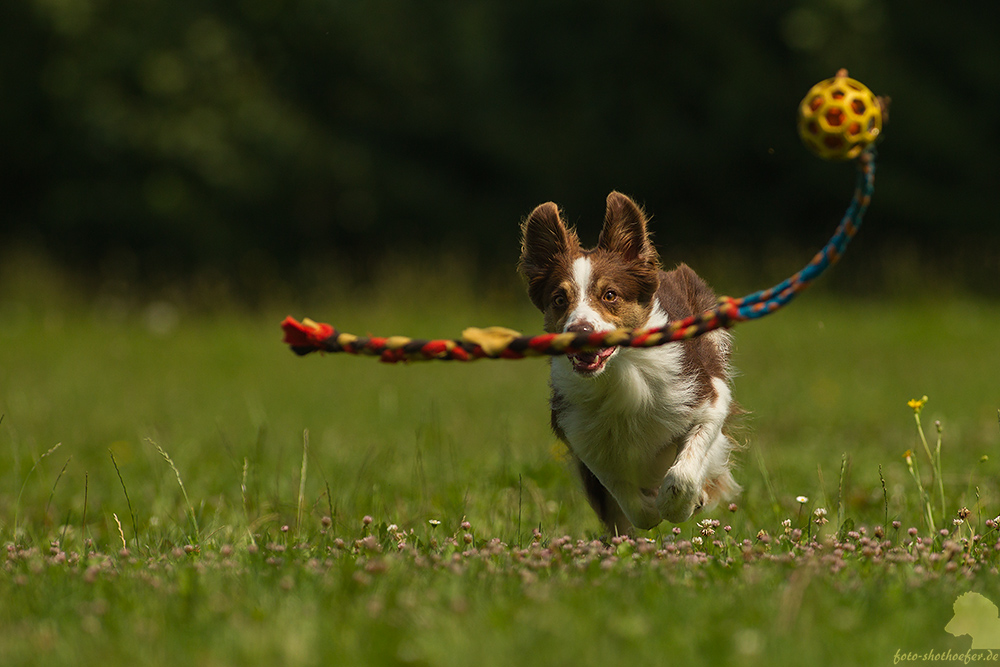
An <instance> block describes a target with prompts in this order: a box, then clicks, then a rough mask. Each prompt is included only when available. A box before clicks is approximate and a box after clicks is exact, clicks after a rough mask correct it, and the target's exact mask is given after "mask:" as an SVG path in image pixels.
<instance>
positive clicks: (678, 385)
mask: <svg viewBox="0 0 1000 667" xmlns="http://www.w3.org/2000/svg"><path fill="white" fill-rule="evenodd" d="M666 321H667V317H666V315H665V314H664V313H663V311H662V309H660V308H657V309H656V310H655V311H654V315H653V317H651V318H650V322H649V325H648V326H660V325H661V324H662V323H665V322H666ZM683 355H684V351H683V349H682V348H681V346H679V345H671V344H668V345H663V346H660V347H655V348H647V349H625V348H623V349H619V350H618V351H617V352H616V353H615V355H614V357H613V358H612V359H610V360H609V363H608V366H607V368H606V369H605V371H604V372H603V373H601V374H600V375H598V376H596V377H582V376H580V375H579V374H577V373H575V372H574V371H573V368H572V365H571V363H570V362H569V360H568V359H566V358H565V357H556V358H554V359H553V360H552V374H551V377H552V386H553V389H554V390H555V391H556V393H557V394H558V395H559V397H560V400H559V401H558V405H557V412H556V422H557V423H558V425H559V427H560V428H561V429H562V431H563V432H564V433H565V435H566V439H567V440H568V441H569V445H570V447H571V448H572V450H573V452H574V454H576V455H577V456H578V457H579V458H580V459H581V460H582V461H583V462H584V463H585V464H586V465H587V467H588V468H590V470H591V471H592V472H593V473H594V474H595V475H597V477H598V478H599V479H601V480H602V481H603V482H605V483H606V484H607V483H609V482H611V480H616V481H617V482H624V483H626V484H628V485H630V486H631V485H635V486H637V487H639V488H643V489H649V488H655V487H657V486H658V485H659V484H660V482H661V481H662V480H663V477H664V475H665V474H666V472H667V470H668V469H669V468H670V466H671V465H672V464H673V463H674V460H675V458H676V456H677V453H678V452H677V446H678V444H679V443H681V442H683V436H684V435H685V434H686V433H687V432H688V431H690V429H691V427H692V425H693V419H694V416H695V413H696V411H697V406H696V405H695V402H696V400H697V399H696V388H695V382H694V379H693V378H690V377H688V376H686V375H685V374H684V373H683V368H684V363H683V361H684V358H683Z"/></svg>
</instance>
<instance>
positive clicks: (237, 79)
mask: <svg viewBox="0 0 1000 667" xmlns="http://www.w3.org/2000/svg"><path fill="white" fill-rule="evenodd" d="M993 10H994V7H993V5H992V3H988V2H984V1H978V2H962V3H942V2H929V1H918V2H899V1H892V0H807V1H799V2H795V1H790V0H782V1H775V0H772V1H763V2H733V1H732V0H728V1H720V0H704V1H700V2H666V1H657V2H623V3H611V2H593V1H589V0H572V1H570V0H544V1H538V2H531V3H525V2H509V1H500V0H489V1H482V2H477V1H468V0H463V1H445V0H442V1H438V2H413V1H412V0H351V1H341V0H298V1H290V0H169V1H168V0H144V1H143V2H135V1H134V0H7V1H5V2H3V3H0V126H2V128H3V131H2V132H0V179H2V183H3V189H4V192H5V194H4V196H3V204H2V206H0V244H2V247H3V248H4V250H3V251H2V252H0V258H2V256H9V255H10V254H12V253H14V254H17V253H20V254H22V255H23V254H24V253H25V251H28V254H41V255H43V256H45V257H50V258H53V259H54V260H55V261H56V262H58V263H59V264H60V265H62V266H65V267H69V268H70V269H71V270H73V271H78V272H79V273H80V274H81V275H84V276H92V277H94V278H95V280H96V281H97V283H98V284H99V283H100V282H101V281H105V282H106V281H120V282H127V283H132V284H147V283H152V284H156V283H157V282H170V281H176V280H179V279H181V280H183V279H188V278H191V277H192V276H205V275H208V276H210V277H212V276H214V279H215V280H216V281H217V282H223V283H226V284H228V285H232V286H235V287H236V288H237V289H236V290H234V291H235V292H240V291H242V292H244V293H247V294H251V295H253V294H258V293H260V292H261V291H262V290H265V291H266V290H267V289H269V288H271V287H273V285H274V284H275V283H278V282H283V283H285V284H292V285H295V284H296V281H298V283H301V284H307V283H309V282H316V281H317V280H318V276H321V275H322V271H321V270H320V268H318V267H324V266H334V265H335V266H337V267H340V269H341V270H343V273H344V274H347V275H356V276H360V277H364V276H366V275H370V274H371V273H373V272H375V271H377V270H378V266H379V265H380V263H381V264H383V265H384V263H385V262H386V261H391V260H387V259H386V258H393V257H400V256H408V257H415V256H426V257H432V258H434V257H441V256H458V257H462V258H465V260H466V261H467V263H468V264H470V265H473V266H475V267H478V268H481V269H483V270H484V272H486V273H488V272H489V271H491V270H494V269H502V270H503V271H506V272H508V273H507V275H511V273H512V267H513V264H514V262H515V261H516V258H517V251H518V248H517V244H518V239H517V234H518V222H519V220H520V219H521V217H523V216H524V215H525V214H526V213H527V212H529V211H530V210H531V208H532V207H533V206H535V205H536V204H538V203H541V202H543V201H548V200H554V201H557V202H558V203H559V204H560V205H561V206H563V207H564V209H565V210H566V212H567V214H568V217H569V219H570V221H572V222H574V223H577V224H579V225H580V228H581V232H582V235H583V238H584V240H585V242H593V241H594V240H595V237H596V233H597V226H598V224H599V221H600V219H601V217H602V215H603V203H604V197H605V195H606V194H607V192H608V191H610V190H612V189H620V190H622V191H624V192H626V193H629V194H631V195H632V196H634V197H635V198H636V199H637V200H638V201H640V202H641V203H643V204H644V205H645V206H646V207H647V210H648V211H649V212H650V213H652V214H653V215H654V216H655V221H654V228H655V230H656V233H657V238H658V242H659V244H660V246H661V248H663V254H664V258H665V260H666V261H667V262H668V263H670V262H673V261H676V260H678V259H681V258H688V257H691V256H702V257H705V258H707V259H706V260H705V261H706V262H707V261H709V260H710V259H712V260H713V261H714V262H715V263H716V264H717V265H724V266H730V267H733V266H735V267H739V268H741V269H743V270H744V273H743V274H742V275H752V276H754V277H762V274H768V275H767V277H770V276H769V267H771V266H772V264H773V262H772V259H773V258H774V257H795V258H796V259H795V260H794V261H792V262H791V263H789V264H787V265H782V266H781V267H780V268H776V269H773V273H774V274H775V275H776V276H777V275H778V274H780V273H781V272H785V271H786V269H793V268H797V266H796V264H798V263H801V261H800V260H804V257H801V256H800V253H801V252H802V251H803V250H811V249H814V248H815V247H818V245H819V244H820V243H821V242H822V241H823V240H825V238H826V236H827V235H828V234H829V232H830V231H831V230H832V228H833V226H834V224H835V222H836V220H837V219H838V218H839V216H840V213H841V211H842V209H843V206H844V205H845V204H846V202H847V199H848V196H849V193H850V188H851V183H852V181H851V174H850V170H849V169H848V168H846V167H844V166H843V165H834V164H829V163H823V162H821V161H820V160H817V159H816V158H814V157H812V156H811V155H809V154H808V153H807V152H806V151H805V150H804V149H803V148H802V147H801V146H800V145H799V141H798V138H797V136H796V134H795V125H794V114H795V110H796V106H797V103H798V101H799V100H800V99H801V97H802V96H803V95H804V94H805V91H806V90H808V88H809V87H810V86H811V85H812V84H813V83H816V82H817V81H819V80H821V79H823V78H826V77H828V76H831V75H832V74H833V73H834V72H835V71H836V69H837V68H839V67H847V68H848V69H849V70H850V73H851V75H852V76H855V77H857V78H859V79H860V80H862V81H863V82H865V83H866V84H867V85H868V86H870V87H871V88H872V89H873V90H874V91H875V92H876V93H879V94H886V95H889V96H891V97H892V99H893V107H892V114H891V122H890V124H889V126H888V131H887V132H886V135H885V140H884V142H883V145H882V150H881V156H882V159H881V162H880V173H879V178H878V185H877V194H876V198H875V204H874V207H873V209H872V212H871V213H870V216H869V221H870V222H869V225H868V227H867V228H866V229H865V231H864V237H865V240H864V242H863V243H859V244H858V247H857V250H852V257H853V262H854V269H853V270H852V272H851V276H853V278H852V277H841V278H838V280H840V281H847V282H848V283H849V286H850V287H852V288H858V287H862V286H863V287H864V288H865V289H871V290H878V289H886V288H887V289H895V290H897V291H898V290H903V289H913V288H915V287H919V288H920V289H931V288H933V287H934V286H935V285H938V286H940V285H941V284H946V285H947V286H948V288H949V289H950V288H952V287H956V288H960V289H963V290H969V289H971V290H973V291H977V292H983V293H997V291H998V290H997V286H998V284H1000V283H998V282H997V281H996V278H995V277H996V275H997V272H998V271H1000V251H998V245H1000V244H998V243H997V242H998V241H1000V225H997V222H998V220H997V207H996V204H995V194H993V188H994V187H995V185H996V183H997V176H998V168H997V164H998V157H1000V155H998V153H1000V148H998V146H1000V141H998V130H997V127H998V123H997V120H996V119H997V117H998V110H1000V103H998V102H1000V67H998V66H997V64H998V63H1000V38H998V35H997V31H996V25H995V24H994V23H992V22H991V21H989V20H987V19H986V18H985V17H986V16H988V15H990V14H991V13H992V12H993ZM852 280H853V281H854V282H853V283H851V282H850V281H852ZM914 281H916V282H917V285H914ZM734 282H736V281H734ZM723 283H725V280H724V279H723ZM760 286H761V285H757V284H752V285H747V286H746V287H747V288H751V287H753V288H756V287H760ZM723 287H728V285H725V284H724V285H723ZM731 289H733V290H736V289H740V288H739V287H738V286H734V287H732V288H731Z"/></svg>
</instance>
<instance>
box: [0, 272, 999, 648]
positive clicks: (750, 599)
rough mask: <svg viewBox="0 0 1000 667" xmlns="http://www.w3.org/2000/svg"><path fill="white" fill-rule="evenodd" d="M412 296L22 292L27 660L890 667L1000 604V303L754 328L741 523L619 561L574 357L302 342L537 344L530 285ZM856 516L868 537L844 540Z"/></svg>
mask: <svg viewBox="0 0 1000 667" xmlns="http://www.w3.org/2000/svg"><path fill="white" fill-rule="evenodd" d="M515 281H516V279H515V278H514V277H513V276H512V277H511V283H512V284H513V283H515ZM402 283H403V284H406V285H407V286H408V292H407V293H406V294H405V295H400V294H393V293H392V292H391V291H390V290H389V289H388V288H372V289H370V290H367V291H365V292H364V293H363V294H360V295H357V296H353V297H352V296H341V295H336V294H335V292H336V290H333V289H331V293H334V296H332V297H330V298H328V299H326V300H315V299H314V300H311V301H310V302H308V303H306V302H304V301H300V300H298V299H294V298H291V297H289V298H286V299H282V300H281V303H280V304H279V305H278V306H277V307H263V308H262V309H261V311H260V312H255V313H247V312H243V311H239V310H237V309H223V310H221V311H216V312H207V311H205V310H204V309H197V308H187V307H183V306H182V307H181V308H180V309H179V310H177V311H172V310H171V309H170V308H167V307H164V306H163V305H162V304H160V305H159V306H155V305H154V306H149V305H147V304H146V303H143V302H139V301H135V300H131V301H130V300H128V299H124V300H122V299H107V298H102V299H97V300H96V301H93V302H91V301H89V300H81V299H77V298H75V297H73V296H72V294H73V291H72V289H69V288H68V287H66V288H65V289H60V290H56V289H53V288H51V287H45V286H43V287H38V286H33V285H32V283H30V281H28V280H26V279H24V278H23V277H22V279H21V280H19V281H16V282H15V283H11V282H10V281H9V280H8V283H7V287H6V288H0V413H2V414H3V415H4V417H3V421H2V422H0V543H3V544H4V545H6V553H0V559H2V562H3V566H2V568H0V600H2V601H3V604H2V605H0V637H2V638H3V641H0V664H3V665H19V664H84V665H89V664H95V665H96V664H117V663H125V662H126V661H131V662H135V663H137V664H149V665H160V664H164V665H166V664H199V665H201V664H204V665H212V664H283V665H320V664H397V663H405V664H418V665H419V664H428V665H429V664H455V665H467V664H484V665H493V664H496V665H501V664H503V665H510V664H516V663H520V662H528V663H531V664H552V663H556V664H565V663H569V662H571V661H572V662H578V663H583V664H596V663H599V662H605V663H606V662H611V661H620V660H628V661H629V662H638V663H643V664H661V663H665V662H678V663H682V664H713V665H716V664H729V663H733V664H735V663H739V664H747V665H771V664H802V663H804V662H809V663H812V662H819V663H821V664H846V665H850V664H857V665H878V664H892V663H893V660H894V656H895V654H896V652H897V651H902V652H903V653H907V652H913V653H917V654H920V655H924V654H926V653H927V652H928V651H935V652H946V651H948V650H951V651H952V653H953V654H954V653H964V652H965V651H966V650H967V649H968V648H969V645H970V640H969V638H968V637H953V636H951V635H950V634H948V633H946V632H945V631H944V629H943V628H944V626H945V624H946V623H947V622H948V620H949V618H950V617H951V612H952V604H953V602H954V600H955V598H956V596H957V595H958V594H959V593H963V592H966V591H969V590H974V591H979V592H981V593H983V594H984V595H986V596H987V597H991V598H992V599H993V600H994V601H997V602H1000V577H998V576H997V573H996V568H997V565H998V564H1000V556H998V555H997V552H996V551H995V550H994V549H993V544H994V543H996V542H997V531H996V530H995V529H994V528H993V527H992V526H991V525H987V523H986V522H987V520H988V519H992V517H995V516H996V515H997V514H1000V489H998V486H997V479H998V473H1000V451H997V445H998V443H1000V429H998V424H997V408H998V407H1000V395H998V394H1000V392H998V389H997V382H996V379H997V376H996V373H997V369H998V368H1000V347H998V346H997V345H996V336H997V334H996V332H997V331H998V327H1000V311H998V309H997V308H996V304H993V303H986V302H977V301H973V300H968V301H962V300H948V301H943V300H942V301H917V302H912V301H865V300H862V299H855V298H851V297H848V296H838V297H834V296H831V295H829V294H823V293H816V294H809V295H806V296H805V297H803V298H802V299H801V300H800V301H798V302H796V303H795V304H793V305H792V306H790V307H789V308H788V309H787V310H786V311H784V312H782V313H779V314H776V315H774V316H772V317H769V318H767V319H765V320H762V321H760V322H755V323H748V324H745V325H742V326H741V327H739V328H737V329H736V331H735V335H736V344H737V352H736V358H735V365H736V366H737V368H738V369H739V371H740V373H741V375H740V376H739V377H738V378H737V380H736V385H735V394H736V396H737V398H738V400H739V401H740V402H741V404H742V405H743V406H744V407H745V408H746V409H747V410H748V411H749V416H748V417H747V418H746V420H745V422H744V428H743V430H742V433H741V438H742V440H744V441H745V443H746V448H745V450H744V451H743V452H742V453H741V454H740V456H739V465H738V471H737V474H736V476H737V478H738V479H739V481H740V482H741V483H742V484H743V486H744V493H743V495H742V496H741V498H740V499H739V500H738V507H737V509H736V510H735V511H734V512H730V511H729V510H728V509H726V508H720V509H719V510H716V511H715V512H713V513H711V514H709V515H707V517H708V518H715V519H718V520H719V522H720V523H719V526H717V527H715V528H714V530H715V534H714V535H705V536H703V535H701V530H702V528H701V527H699V526H698V525H696V522H695V521H690V522H688V523H686V524H684V525H682V526H680V533H679V535H675V534H674V532H673V531H672V530H671V528H672V527H671V526H669V525H667V524H664V525H663V526H661V527H660V528H659V529H657V530H654V531H650V532H649V533H648V535H644V536H641V538H638V539H636V540H625V541H620V540H618V541H616V542H615V543H595V542H592V540H594V539H595V538H598V537H600V535H599V534H598V533H597V531H598V529H599V526H598V523H597V521H596V519H595V518H594V517H593V515H592V513H591V511H590V509H589V508H588V507H587V505H586V502H585V501H584V499H583V497H582V494H581V493H580V491H579V490H578V488H577V484H576V480H575V478H574V476H573V474H572V472H571V470H569V468H568V466H567V465H566V463H565V462H564V461H563V460H562V459H561V449H560V448H559V447H558V446H557V445H556V441H555V439H554V437H553V436H552V435H551V433H550V432H549V429H548V414H547V407H546V399H547V386H546V382H547V377H546V376H547V372H546V364H545V363H544V362H542V361H537V360H535V361H521V362H487V361H480V362H476V363H474V364H468V365H460V364H443V363H429V364H411V365H406V366H402V365H401V366H387V365H382V364H379V363H377V362H375V361H374V360H371V359H359V358H351V357H339V356H327V357H319V356H312V357H307V358H297V357H295V356H293V355H292V354H291V353H290V352H289V351H288V350H287V349H286V348H285V347H284V346H283V345H282V344H281V343H280V331H279V329H278V324H279V322H280V320H281V319H282V317H283V316H284V315H286V314H289V313H291V314H293V315H296V316H311V317H313V318H314V319H317V320H324V321H330V322H332V323H333V324H336V325H337V326H338V327H340V328H342V329H343V330H346V331H352V332H357V333H369V332H370V333H377V334H391V333H402V334H407V335H414V336H450V335H456V334H457V333H458V332H460V331H461V330H462V329H463V328H464V327H466V326H470V325H490V324H498V325H505V326H511V327H514V328H518V329H521V330H523V331H526V332H532V331H537V330H539V317H538V316H537V314H536V313H535V312H533V311H532V310H531V309H530V307H529V306H528V305H527V300H526V298H524V297H522V296H521V295H520V294H518V293H516V292H513V291H507V290H503V289H499V290H498V289H488V290H486V289H485V288H484V291H487V292H488V293H483V291H481V290H473V289H472V288H470V287H467V288H464V289H458V290H456V289H454V287H453V284H454V283H453V282H452V281H449V280H447V279H446V277H442V279H441V280H439V281H418V280H413V279H407V280H403V281H402ZM64 287H65V286H64ZM752 287H758V286H757V285H754V286H752ZM734 291H735V290H734ZM175 316H176V318H177V319H176V326H172V323H173V318H174V317H175ZM924 394H926V395H928V396H929V397H930V400H929V402H928V403H927V405H926V406H925V407H924V408H923V412H922V415H921V418H922V420H923V424H924V426H925V428H927V429H928V433H929V434H930V435H929V437H933V434H934V433H935V431H934V427H933V426H932V425H933V423H934V421H935V420H940V421H941V422H942V427H943V434H944V440H943V445H942V473H943V481H944V489H945V496H946V504H947V512H948V515H947V517H945V519H944V523H946V524H947V528H948V529H949V534H948V536H947V537H943V536H940V535H936V536H935V535H931V534H930V531H929V530H928V528H927V527H926V526H925V525H924V523H923V522H922V516H923V506H922V504H921V499H920V498H919V495H918V492H917V488H916V485H915V484H914V482H913V480H912V478H911V477H910V474H909V472H908V470H907V467H906V463H905V460H904V458H903V454H904V452H905V451H906V450H912V451H913V452H914V455H915V457H916V458H917V460H918V463H919V464H920V466H921V467H920V470H921V471H922V473H923V474H924V478H923V479H924V485H925V487H927V488H935V489H936V488H937V487H936V486H934V487H932V486H931V485H930V484H931V483H930V470H931V467H930V466H929V465H928V463H927V461H926V460H925V458H922V457H924V454H923V449H922V446H921V445H920V443H919V440H918V438H917V434H916V430H915V427H914V423H913V412H912V410H911V409H910V408H909V407H907V404H906V403H907V400H908V399H911V398H919V397H920V396H921V395H924ZM306 431H308V435H307V436H306ZM306 437H307V439H308V449H306V448H305V442H306ZM57 444H59V447H58V448H55V449H53V448H54V447H55V446H56V445H57ZM984 456H986V460H985V461H984V460H982V459H983V457H984ZM797 496H805V497H807V498H808V500H807V501H806V502H805V503H804V504H800V503H799V502H797V501H796V497H797ZM820 507H822V508H824V509H826V510H827V517H828V518H829V519H830V523H829V524H827V525H824V526H817V525H815V524H814V523H811V522H810V519H812V518H813V514H812V512H813V510H814V509H816V508H820ZM962 507H968V508H969V509H970V510H971V511H972V513H971V515H970V516H969V517H968V519H967V520H966V522H965V523H964V524H962V525H961V526H953V525H951V520H952V519H953V518H955V516H956V515H957V512H958V510H959V509H960V508H962ZM838 513H842V514H843V516H844V518H845V519H847V520H849V521H850V523H851V525H852V526H853V527H854V529H855V530H856V531H857V533H855V534H853V535H851V536H848V535H847V534H846V531H847V528H845V534H844V535H842V536H841V537H840V538H839V539H838V537H837V532H838V528H839V526H838ZM115 516H117V519H118V521H120V524H121V531H119V526H118V523H116V520H115ZM365 517H369V518H370V522H369V521H366V520H365ZM704 518H706V517H703V516H699V517H696V520H701V519H704ZM786 519H788V520H790V525H789V527H788V531H795V530H800V531H802V532H801V534H800V533H795V532H786V530H785V528H784V526H783V525H782V521H784V520H786ZM432 521H433V522H440V524H438V525H435V524H433V523H432ZM893 521H898V522H899V523H900V527H899V528H898V529H897V528H894V527H893V525H892V522H893ZM463 522H467V525H466V526H463V525H462V524H463ZM991 523H992V522H991ZM726 526H729V527H730V530H729V531H726V530H725V529H724V528H725V527H726ZM911 526H912V527H915V528H917V531H918V536H919V537H920V538H921V540H922V543H921V545H919V546H918V545H917V544H915V543H912V538H911V537H910V536H909V534H908V532H907V529H908V528H910V527H911ZM862 528H863V529H864V530H863V532H862ZM762 530H763V531H766V532H767V534H768V537H767V538H765V539H763V540H762V539H759V538H758V534H759V532H760V531H762ZM15 531H16V534H15ZM876 531H884V535H883V536H882V537H881V538H879V539H877V540H876V538H875V536H876ZM973 534H979V535H981V536H982V537H981V538H980V539H979V540H978V541H975V542H971V543H969V542H967V543H963V542H962V539H963V538H966V539H968V538H970V537H971V536H972V535H973ZM564 536H567V537H565V538H564ZM692 538H700V539H702V540H703V542H702V544H701V545H700V546H699V545H697V544H693V543H692ZM123 540H124V547H125V548H124V549H123ZM647 540H651V541H647ZM886 540H887V541H889V544H888V545H885V544H883V542H884V541H886ZM716 541H717V542H718V543H717V544H716V543H715V542H716ZM876 542H877V543H878V546H875V544H876ZM866 548H867V549H869V550H870V551H868V552H866ZM837 549H839V550H840V551H839V553H835V550H837Z"/></svg>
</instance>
